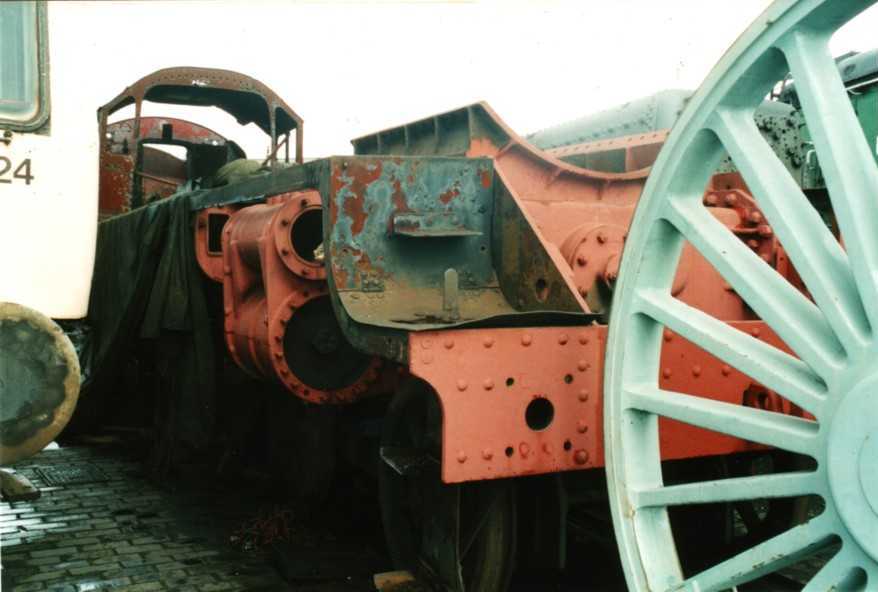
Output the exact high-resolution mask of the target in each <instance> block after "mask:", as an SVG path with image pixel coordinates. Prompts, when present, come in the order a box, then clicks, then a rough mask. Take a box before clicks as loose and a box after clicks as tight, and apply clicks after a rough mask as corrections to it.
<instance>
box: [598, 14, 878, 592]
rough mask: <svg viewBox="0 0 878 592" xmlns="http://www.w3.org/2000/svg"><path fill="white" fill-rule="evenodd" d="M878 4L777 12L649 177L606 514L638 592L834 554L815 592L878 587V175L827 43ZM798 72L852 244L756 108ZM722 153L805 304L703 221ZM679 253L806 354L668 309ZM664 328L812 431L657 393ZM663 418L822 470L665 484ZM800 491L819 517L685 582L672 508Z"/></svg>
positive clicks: (614, 326)
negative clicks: (815, 500) (761, 126)
mask: <svg viewBox="0 0 878 592" xmlns="http://www.w3.org/2000/svg"><path fill="white" fill-rule="evenodd" d="M872 3H873V2H862V1H848V0H826V1H819V0H814V1H800V2H794V1H781V2H776V3H775V4H774V5H772V6H771V7H770V8H769V9H768V10H767V11H766V12H765V13H764V14H763V15H762V16H761V17H760V18H759V19H758V20H757V21H756V22H755V23H754V24H753V26H751V27H750V28H749V29H748V30H747V31H746V32H745V33H744V34H743V35H742V36H741V38H740V39H739V40H738V41H737V42H736V43H735V45H734V46H733V47H732V48H731V49H730V50H729V51H728V52H727V53H726V55H725V56H724V57H723V59H722V60H721V61H720V63H719V64H718V65H717V67H716V68H714V70H713V71H712V72H711V74H710V75H709V76H708V78H707V80H706V81H705V83H704V84H703V85H702V87H701V88H700V89H699V91H698V93H696V95H695V96H694V97H693V99H692V101H691V103H690V105H689V107H688V108H687V110H686V112H685V113H684V114H683V115H682V117H681V118H680V120H679V121H678V123H677V125H676V127H675V129H674V132H673V133H672V135H671V137H670V138H669V140H668V143H667V144H666V145H665V147H664V148H663V150H662V153H661V155H660V157H659V159H658V160H657V162H656V164H655V166H654V167H653V172H652V174H651V175H650V178H649V181H648V183H647V186H646V188H645V190H644V193H643V196H642V197H641V201H640V204H639V206H638V210H637V212H636V215H635V218H634V221H633V223H632V226H631V230H630V232H629V236H628V239H627V243H626V248H625V256H624V260H623V264H622V269H621V272H620V276H619V280H618V282H617V285H616V296H615V300H614V303H613V311H612V316H611V321H610V331H609V337H608V344H607V362H606V375H605V385H606V386H605V434H606V435H605V437H606V466H607V472H608V486H609V490H610V501H611V508H612V512H613V520H614V524H615V529H616V538H617V541H618V544H619V550H620V556H621V558H622V562H623V565H624V567H625V572H626V578H627V579H628V584H629V587H630V588H632V589H634V590H646V589H649V590H667V589H679V588H685V589H694V590H700V591H706V590H723V589H727V588H731V587H732V586H735V585H737V584H739V583H743V582H746V581H750V580H753V579H756V578H758V577H761V576H763V575H765V574H768V573H772V572H776V571H778V570H780V569H783V568H785V567H787V566H789V565H791V564H792V563H795V562H797V561H799V560H801V559H803V558H805V557H808V556H810V555H812V554H815V553H818V552H820V551H821V550H823V549H826V548H829V547H832V546H833V545H835V546H836V547H838V546H839V543H840V550H839V551H838V552H837V553H836V554H835V555H834V556H833V557H832V559H831V560H830V561H829V562H828V563H826V564H825V565H823V566H822V567H821V568H820V569H819V570H818V571H817V572H816V574H814V575H813V577H812V578H811V579H810V581H809V582H808V584H807V585H806V588H805V589H806V590H826V589H829V588H831V587H833V586H835V587H843V588H845V589H848V588H853V589H858V588H859V589H863V588H865V587H866V586H868V587H870V588H874V586H878V537H875V536H874V533H875V532H878V414H876V413H875V409H876V403H878V398H876V395H875V394H874V393H876V389H878V363H876V362H878V216H875V212H876V209H878V208H876V207H875V205H876V202H875V200H876V197H878V168H876V165H875V161H874V160H873V156H872V154H871V151H870V148H869V146H868V144H867V142H866V141H865V138H864V136H863V134H862V132H861V130H860V127H859V124H858V122H857V119H856V117H855V115H854V113H853V110H852V108H851V105H850V102H849V100H848V97H847V94H846V91H845V90H844V86H843V84H842V82H841V79H840V76H839V74H838V71H837V68H836V64H835V62H834V60H833V59H832V57H831V54H830V52H829V49H828V41H829V38H830V36H831V35H832V33H834V32H835V31H836V30H837V29H838V28H839V27H840V26H842V25H843V24H844V23H846V22H847V21H849V20H850V19H852V18H853V17H854V16H856V14H858V13H860V12H861V11H863V10H864V9H865V8H866V7H868V6H869V5H871V4H872ZM786 72H790V73H791V74H792V76H793V79H794V81H795V84H796V89H797V91H798V96H799V99H800V102H801V105H802V111H803V113H804V116H805V119H806V122H807V125H808V129H809V130H810V133H811V136H812V139H813V142H814V147H815V150H816V153H817V156H818V159H819V161H820V164H821V168H822V170H823V174H824V177H825V180H826V186H827V190H828V192H829V195H830V198H831V202H832V208H833V211H834V213H835V216H836V218H837V220H838V224H839V228H840V232H841V235H842V237H843V241H844V245H845V246H844V248H842V247H841V245H840V244H839V242H838V241H837V240H836V239H835V237H834V236H833V235H832V234H831V232H830V231H829V230H828V229H827V227H826V225H825V224H824V223H823V221H822V220H821V218H820V216H819V214H818V213H817V211H816V210H815V209H814V208H813V207H812V206H811V205H810V203H809V202H808V201H807V198H806V197H805V195H804V194H803V193H802V191H801V190H800V188H799V187H798V185H797V184H796V183H795V181H794V180H793V178H792V177H791V175H790V174H789V173H788V172H787V170H786V169H785V168H784V166H783V164H782V163H781V162H780V160H779V159H778V158H777V157H776V156H775V155H774V152H773V151H772V150H771V148H770V147H769V145H768V144H767V143H766V142H765V141H764V140H763V138H762V137H761V135H760V134H759V132H758V130H757V128H756V125H755V123H754V119H753V114H754V110H755V108H756V107H757V106H758V105H759V103H760V102H761V100H762V99H763V98H764V97H765V96H766V95H767V94H768V92H769V91H770V90H771V88H772V86H773V85H774V84H775V83H776V82H777V81H778V80H780V79H781V78H783V76H784V74H785V73H786ZM724 151H726V152H727V153H728V154H729V155H730V156H731V157H732V160H733V161H734V162H735V164H736V166H737V167H738V169H739V171H740V172H741V174H742V176H743V178H744V180H745V181H746V182H747V184H748V186H749V187H750V189H751V191H752V193H753V194H754V196H755V197H756V199H757V200H758V203H759V206H760V208H761V209H762V211H763V212H764V214H765V216H766V218H767V220H768V222H769V223H770V224H771V226H772V227H773V229H774V232H775V234H776V236H777V237H778V238H779V240H780V242H781V244H782V245H783V247H784V248H785V249H786V251H787V253H788V255H789V257H790V259H791V261H792V263H793V264H794V265H795V267H796V271H797V272H798V273H799V275H800V276H801V278H802V280H803V281H804V283H805V285H806V286H807V288H808V291H809V292H810V294H811V297H812V298H811V299H808V298H807V297H805V296H804V295H803V294H802V293H801V292H799V291H798V290H796V289H795V288H794V287H793V286H792V285H791V284H789V283H788V282H787V281H786V280H785V279H784V278H783V277H782V276H781V275H780V274H778V273H777V272H776V271H775V270H774V268H772V267H770V266H769V265H768V264H766V263H765V262H764V261H762V260H761V259H760V258H759V256H758V255H756V254H755V253H753V252H752V251H751V250H750V249H748V248H747V247H746V245H745V244H744V243H743V242H741V241H740V240H739V239H738V238H737V237H735V236H734V235H733V234H732V233H731V232H730V231H729V230H727V229H726V227H725V226H723V225H722V224H721V223H720V222H719V221H718V220H716V219H715V218H714V217H713V216H712V215H711V214H710V213H709V212H708V211H707V209H706V208H704V207H703V205H702V196H703V193H704V188H705V187H706V185H707V183H708V180H709V178H710V176H711V175H712V174H713V173H714V171H715V170H716V168H717V165H718V164H719V161H720V159H721V158H722V156H723V154H724ZM684 241H688V242H689V243H690V244H691V245H692V246H693V247H694V248H695V249H696V250H698V251H699V252H700V253H701V255H702V256H704V257H705V258H706V259H707V260H708V261H709V262H710V263H711V264H712V265H713V267H714V268H715V269H716V270H717V271H718V272H719V273H720V274H721V275H722V276H723V277H724V279H725V280H726V281H727V282H728V283H729V284H731V286H732V287H733V288H734V289H735V290H736V291H737V292H738V294H739V295H740V296H741V297H742V298H743V299H744V300H745V301H746V302H747V304H748V305H749V306H750V307H751V308H752V309H753V310H754V311H755V312H756V313H757V314H758V315H759V317H760V318H762V319H763V320H764V321H765V322H766V323H767V324H768V325H769V326H770V327H771V328H772V329H773V330H774V331H775V332H776V333H777V334H778V336H779V337H780V338H781V339H782V340H783V341H784V342H785V343H786V344H787V345H788V346H789V347H790V349H791V350H792V351H793V352H794V353H795V355H796V356H797V357H794V356H791V355H789V354H787V353H784V352H782V351H780V350H779V349H776V348H774V347H773V346H770V345H768V344H766V343H765V342H763V341H759V340H758V339H756V338H753V337H751V336H750V335H747V334H745V333H743V332H740V331H737V330H736V329H733V328H732V327H730V326H729V325H727V324H725V323H724V322H722V321H718V320H716V319H714V318H713V317H710V316H708V315H706V314H704V313H702V312H701V311H699V310H697V309H694V308H691V307H689V306H687V305H686V304H683V303H682V302H680V301H678V300H676V299H674V298H672V297H671V294H670V286H671V282H672V280H673V276H674V272H675V269H676V265H677V261H678V258H679V253H680V250H681V248H682V245H683V244H684ZM666 327H667V328H668V329H670V330H671V331H673V332H674V333H676V334H679V335H681V336H682V337H683V338H685V339H687V340H688V341H690V342H692V343H694V344H695V345H697V346H699V347H700V348H702V349H704V350H706V351H707V352H709V353H710V354H712V355H714V356H716V357H718V358H720V359H721V360H723V361H724V362H725V363H727V364H730V365H732V366H734V367H736V368H737V369H738V370H740V371H741V372H743V373H744V374H746V375H748V376H750V377H751V378H753V379H754V380H756V381H758V382H760V383H762V384H764V385H765V386H766V387H768V388H769V389H772V390H774V391H776V392H778V393H779V394H781V395H783V396H784V397H785V398H787V399H788V400H789V401H791V402H792V403H794V404H795V405H798V406H799V407H801V408H802V409H804V410H806V411H807V412H809V413H810V414H811V415H813V416H814V417H815V418H816V420H815V421H812V420H810V419H804V418H798V417H792V416H787V415H782V414H778V413H772V412H769V411H765V410H760V409H754V408H749V407H744V406H738V405H732V404H728V403H721V402H718V401H713V400H710V399H706V398H701V397H696V396H691V395H684V394H679V393H672V392H670V391H663V390H660V389H659V387H658V373H659V356H660V351H661V337H662V332H663V330H664V329H665V328H666ZM659 417H666V418H671V419H675V420H679V421H682V422H684V423H687V424H690V425H694V426H698V427H701V428H705V429H708V430H711V431H714V432H720V433H725V434H729V435H731V436H735V437H739V438H742V439H745V440H749V441H752V442H756V443H760V444H765V445H768V446H772V447H776V448H780V449H783V450H787V451H790V452H793V453H797V454H800V455H805V456H808V457H810V458H812V459H813V460H814V461H816V468H815V469H814V470H812V471H794V472H788V473H776V474H772V475H760V476H757V477H744V478H737V479H726V480H717V481H710V482H700V483H693V484H685V485H676V486H664V485H663V483H662V469H661V463H660V459H659V445H658V442H659V441H658V431H659V428H658V418H659ZM803 495H817V496H820V497H821V498H823V500H824V502H825V510H824V511H823V512H822V513H821V514H820V515H819V516H816V517H814V518H812V519H810V520H809V521H807V522H804V523H802V524H799V525H796V526H792V527H791V528H789V529H787V530H786V531H784V532H782V533H781V534H779V535H777V536H774V537H772V538H770V539H768V540H766V541H764V542H762V543H759V544H757V545H756V546H754V547H752V548H750V549H748V550H746V551H744V552H742V553H740V554H738V555H735V556H733V557H731V558H729V559H726V560H724V561H721V562H720V563H718V564H716V565H714V566H712V567H710V568H708V569H706V570H704V571H701V572H699V573H697V574H693V575H689V576H688V578H687V579H684V574H683V573H682V570H681V568H680V562H679V557H678V556H677V550H676V547H675V544H674V540H673V534H672V532H671V528H670V525H669V521H668V513H667V509H668V507H672V506H676V505H689V504H705V503H718V502H737V501H742V500H752V499H759V498H777V497H794V496H803Z"/></svg>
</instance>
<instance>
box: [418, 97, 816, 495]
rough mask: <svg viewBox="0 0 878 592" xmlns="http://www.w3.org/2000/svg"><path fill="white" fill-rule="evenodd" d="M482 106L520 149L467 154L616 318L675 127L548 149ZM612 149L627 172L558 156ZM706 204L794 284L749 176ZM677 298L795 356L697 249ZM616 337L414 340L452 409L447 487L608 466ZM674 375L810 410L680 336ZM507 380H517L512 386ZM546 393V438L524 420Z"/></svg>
mask: <svg viewBox="0 0 878 592" xmlns="http://www.w3.org/2000/svg"><path fill="white" fill-rule="evenodd" d="M473 109H474V110H475V111H478V112H482V113H484V114H486V115H487V117H488V118H490V119H492V120H493V121H492V122H491V124H490V125H488V126H487V127H491V126H493V127H494V128H495V129H500V130H502V132H503V134H505V135H506V137H507V138H508V140H506V141H505V143H504V144H503V145H497V144H495V143H494V140H492V139H491V138H490V137H471V138H470V143H469V147H468V148H467V149H466V155H467V156H470V157H477V156H489V157H491V158H492V159H493V161H494V171H495V173H494V175H495V177H496V178H497V179H499V181H500V182H502V183H503V184H504V185H505V187H506V188H507V189H508V190H509V193H510V194H511V195H512V197H513V199H514V200H515V201H516V203H517V204H518V206H519V207H520V208H521V210H522V212H523V213H524V215H525V217H526V218H527V220H528V221H529V222H530V224H531V226H532V227H533V229H534V231H535V232H536V233H537V235H538V236H539V238H540V240H541V241H542V242H543V243H544V244H545V245H546V246H547V249H546V250H547V252H549V253H550V254H552V260H553V261H554V263H555V265H556V266H557V267H558V269H559V270H560V271H561V272H562V274H563V275H564V276H565V277H566V278H567V280H568V282H569V283H570V285H572V286H573V287H574V290H575V292H576V294H578V295H579V296H580V297H581V304H582V307H583V310H586V311H587V310H591V311H593V312H605V311H606V310H607V309H608V306H609V302H608V296H607V295H611V294H612V289H613V284H614V282H615V279H616V276H617V274H618V268H619V264H620V261H621V257H622V255H623V250H624V244H625V238H626V236H627V229H628V227H629V225H630V223H631V219H632V216H633V214H634V210H635V207H636V205H637V201H638V199H639V197H640V192H641V191H642V189H643V186H644V184H645V182H646V178H647V176H648V174H649V167H650V166H651V164H652V161H653V159H654V158H655V156H656V155H657V154H658V150H659V148H660V147H661V144H662V142H663V141H664V140H665V138H666V137H667V132H666V131H663V132H657V133H655V134H641V135H638V136H630V137H628V138H620V139H614V140H602V141H600V142H594V143H591V144H583V145H577V146H572V147H566V148H564V149H557V150H554V151H549V152H541V151H539V150H537V149H536V148H534V147H533V146H531V145H530V144H528V143H527V142H526V141H524V140H523V139H522V138H520V137H519V136H517V135H516V134H515V133H514V132H512V131H511V130H510V129H509V128H508V127H507V126H506V125H505V124H504V123H503V122H502V121H501V120H500V119H499V118H498V117H497V116H496V115H495V114H494V113H493V111H491V110H490V108H489V107H488V106H487V105H484V104H479V105H477V106H475V107H474V108H473ZM481 123H482V124H484V122H481ZM503 134H496V135H495V136H493V137H502V136H503ZM605 150H625V154H626V166H625V168H626V170H625V171H624V172H621V173H608V172H602V171H592V170H587V169H583V168H580V167H577V166H574V165H571V164H569V163H566V162H563V161H561V160H559V159H558V157H559V156H564V155H569V154H598V153H600V152H601V151H605ZM482 182H483V183H485V182H490V176H489V175H484V176H483V178H482ZM440 201H441V200H440ZM704 204H705V206H706V207H707V208H708V210H709V211H710V212H711V213H712V214H713V215H714V216H715V217H716V218H717V219H718V220H719V221H720V222H722V223H723V224H724V225H725V226H726V227H728V228H729V229H730V230H732V231H733V232H735V233H736V234H737V235H738V236H739V237H741V239H742V240H743V241H744V242H745V243H746V244H748V245H749V246H750V247H751V248H752V249H753V250H754V251H756V252H757V253H758V254H759V255H760V256H762V257H763V259H765V260H766V261H768V262H769V263H771V264H773V265H776V266H777V268H778V269H779V270H780V271H781V272H782V273H784V274H785V275H787V276H791V277H792V276H793V275H794V270H792V268H791V266H789V265H788V261H787V260H786V258H785V256H784V254H783V251H782V250H781V249H780V248H779V246H778V244H777V241H776V239H775V238H774V236H773V232H772V230H771V228H770V227H769V226H768V225H767V224H766V222H765V219H764V216H762V214H761V212H760V211H759V209H758V207H757V205H756V203H755V201H754V199H753V198H752V196H751V195H750V194H749V191H748V190H747V187H746V185H745V184H744V183H743V181H742V179H741V178H740V176H739V175H737V174H729V175H717V176H715V177H714V178H713V179H712V180H711V183H710V184H709V186H708V187H706V188H705V195H704ZM689 278H698V281H689ZM672 293H673V294H674V295H675V296H676V297H677V298H679V299H680V300H682V301H683V302H685V303H687V304H690V305H692V306H694V307H696V308H698V309H700V310H702V311H704V312H706V313H708V314H710V315H712V316H714V317H716V318H719V319H723V320H725V321H726V322H729V323H731V324H732V325H734V326H736V327H738V328H740V329H742V330H746V331H748V332H751V334H759V335H761V337H760V338H761V339H765V340H767V341H769V342H771V343H772V344H774V345H776V346H778V347H782V348H783V344H782V343H780V342H779V340H778V339H777V337H776V336H775V335H774V334H773V333H772V332H771V331H770V330H769V329H768V328H767V327H766V326H765V325H764V323H762V322H761V321H760V320H758V319H756V317H755V315H754V314H753V312H752V311H751V310H750V309H749V308H748V307H747V306H746V305H745V304H744V303H743V301H742V300H741V299H740V298H739V297H738V295H737V294H736V293H735V292H734V291H733V290H731V288H730V286H728V284H726V283H725V282H724V281H723V279H722V278H721V276H719V274H718V273H717V272H716V270H715V269H714V268H713V267H712V266H711V265H710V264H709V263H708V262H707V261H706V260H705V259H703V258H702V257H701V256H700V255H699V254H698V253H697V252H695V251H694V250H693V249H691V247H688V246H687V247H685V248H684V249H683V253H682V255H681V258H680V261H679V264H678V271H677V277H676V278H675V282H674V285H673V287H672ZM605 335H606V326H605V325H595V326H591V327H587V328H582V329H573V328H569V327H566V328H560V327H532V328H527V329H472V330H464V331H461V330H451V331H442V332H412V333H410V348H409V355H410V361H409V364H410V371H411V373H412V374H415V375H417V376H419V377H421V378H422V379H424V380H425V381H427V382H428V383H429V384H430V385H431V386H432V387H433V389H434V390H435V392H436V395H437V397H438V398H439V401H440V402H441V406H442V410H443V444H442V446H443V447H442V471H443V479H444V480H445V481H447V482H461V481H470V480H479V479H492V478H501V477H513V476H518V475H528V474H535V473H548V472H555V471H561V470H573V469H581V468H593V467H600V466H603V448H602V446H603V436H602V433H601V432H602V425H603V422H602V416H601V404H602V403H601V400H600V396H601V392H602V374H603V372H602V364H603V359H604V343H605ZM784 349H786V348H784ZM535 360H536V362H535ZM661 368H662V370H661V376H660V377H659V381H660V385H661V386H662V388H667V389H671V390H679V391H681V392H685V393H690V394H695V395H700V396H705V397H710V398H714V399H718V400H723V401H727V402H731V403H736V404H742V405H751V404H761V405H770V406H772V408H777V409H782V410H784V411H785V412H788V413H800V411H798V410H797V409H795V408H792V407H791V406H790V405H789V404H788V403H787V402H785V401H782V400H780V399H779V397H778V396H777V395H776V394H774V393H770V392H767V391H765V389H764V387H762V386H761V385H757V384H753V382H752V380H751V379H750V378H748V377H746V376H745V375H743V374H741V373H739V372H737V371H736V370H734V369H732V368H730V367H728V366H727V365H725V364H723V363H722V362H720V361H719V360H717V359H716V358H714V357H712V356H710V355H708V354H707V353H705V352H704V351H702V350H700V349H699V348H697V347H695V346H693V345H692V344H691V343H688V342H686V341H685V340H683V339H682V338H680V337H678V336H673V335H669V336H668V338H667V339H666V341H665V343H664V349H663V353H662V360H661ZM507 378H509V379H512V386H510V387H507V386H506V379H507ZM566 380H569V382H566ZM534 397H542V398H545V399H546V400H548V401H549V402H550V403H551V405H552V406H553V407H554V410H555V413H554V419H553V421H552V422H551V423H550V424H549V425H548V426H546V427H545V428H543V429H540V430H536V429H533V428H532V427H529V426H528V424H527V422H526V420H525V409H526V407H527V404H528V403H529V402H530V401H532V400H533V399H534ZM660 435H661V446H662V450H661V452H662V456H663V458H666V459H679V458H691V457H699V456H709V455H718V454H728V453H733V452H741V451H747V450H753V449H755V448H756V446H755V445H754V444H752V443H748V442H743V441H740V440H736V439H734V438H729V437H727V436H722V435H718V434H713V433H709V432H704V431H703V430H698V429H697V428H693V427H691V426H686V425H683V424H679V423H674V422H671V421H665V420H661V422H660ZM568 442H569V445H567V447H566V448H565V443H568ZM507 451H509V452H510V454H509V456H507Z"/></svg>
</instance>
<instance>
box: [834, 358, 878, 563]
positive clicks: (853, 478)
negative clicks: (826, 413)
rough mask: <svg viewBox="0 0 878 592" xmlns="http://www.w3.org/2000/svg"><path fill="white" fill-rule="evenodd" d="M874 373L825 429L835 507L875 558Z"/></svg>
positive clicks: (877, 440) (877, 384)
mask: <svg viewBox="0 0 878 592" xmlns="http://www.w3.org/2000/svg"><path fill="white" fill-rule="evenodd" d="M876 404H878V374H874V375H872V376H870V377H868V378H866V379H865V380H862V381H861V382H860V383H859V384H858V385H857V386H855V387H854V389H853V390H851V391H850V392H849V393H848V394H847V396H845V397H844V399H843V400H842V402H841V403H840V404H839V407H838V409H837V411H836V413H835V417H834V418H833V420H832V423H831V425H830V430H829V441H828V450H827V472H828V475H829V487H830V491H831V492H832V497H833V499H834V500H835V506H836V508H838V513H839V515H840V516H841V519H842V521H843V522H844V524H845V526H847V528H848V531H849V532H850V533H851V535H852V536H853V537H854V539H855V540H856V541H857V543H859V544H860V545H861V546H862V548H863V550H864V551H866V552H867V553H868V554H869V555H870V556H871V557H872V558H873V559H878V539H876V537H875V532H878V414H873V413H868V412H865V410H869V409H874V408H875V406H876Z"/></svg>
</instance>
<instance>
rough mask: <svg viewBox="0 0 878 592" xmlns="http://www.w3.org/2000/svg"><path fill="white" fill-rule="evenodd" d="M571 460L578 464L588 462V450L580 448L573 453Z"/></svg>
mask: <svg viewBox="0 0 878 592" xmlns="http://www.w3.org/2000/svg"><path fill="white" fill-rule="evenodd" d="M573 462H575V463H576V464H578V465H584V464H585V463H587V462H588V452H587V451H585V450H583V449H582V448H580V449H579V450H577V451H576V452H574V453H573Z"/></svg>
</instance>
